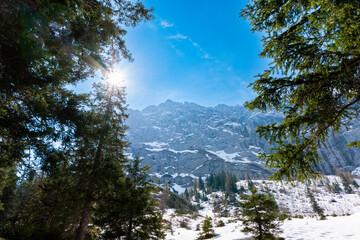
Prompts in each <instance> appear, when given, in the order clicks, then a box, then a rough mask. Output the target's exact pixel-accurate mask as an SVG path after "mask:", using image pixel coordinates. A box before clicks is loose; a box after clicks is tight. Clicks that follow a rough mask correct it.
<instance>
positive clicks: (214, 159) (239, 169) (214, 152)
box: [126, 100, 360, 185]
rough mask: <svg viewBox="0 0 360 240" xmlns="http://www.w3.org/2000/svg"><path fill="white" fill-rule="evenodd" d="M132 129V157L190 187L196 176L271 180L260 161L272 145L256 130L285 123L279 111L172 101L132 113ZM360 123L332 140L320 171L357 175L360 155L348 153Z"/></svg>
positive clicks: (324, 151) (163, 176)
mask: <svg viewBox="0 0 360 240" xmlns="http://www.w3.org/2000/svg"><path fill="white" fill-rule="evenodd" d="M128 113H129V119H128V120H127V122H126V123H127V125H128V126H129V127H130V128H129V130H128V139H129V140H130V142H131V150H130V151H131V154H132V156H139V157H142V158H144V161H143V164H150V165H151V166H152V168H151V173H152V174H153V175H154V176H157V177H158V178H159V179H160V181H161V182H163V181H164V179H167V180H168V181H171V182H173V183H177V184H179V185H184V184H187V183H190V182H191V180H192V178H193V177H195V176H196V177H198V176H205V175H207V174H209V173H211V172H221V171H225V172H232V173H235V174H236V175H237V176H238V177H240V178H242V177H244V176H245V175H246V174H249V175H250V176H251V177H252V178H262V177H267V176H269V175H270V174H271V172H270V171H269V170H267V169H264V164H263V162H261V161H259V160H258V158H257V154H258V152H262V151H265V152H268V151H269V149H270V146H269V144H268V142H267V141H265V140H264V139H259V137H258V135H257V133H255V130H256V128H257V126H258V125H259V124H268V123H273V122H275V121H281V119H282V117H283V116H282V114H281V113H277V112H268V113H261V112H256V111H255V112H250V111H248V110H247V109H246V108H244V107H242V106H226V105H218V106H216V107H203V106H200V105H197V104H195V103H188V102H185V103H179V102H174V101H171V100H167V101H166V102H165V103H162V104H160V105H158V106H149V107H147V108H145V109H144V110H142V111H138V110H132V109H129V111H128ZM359 136H360V123H359V122H355V123H353V124H352V125H351V126H350V128H349V130H347V131H345V130H344V131H342V132H341V133H340V134H338V135H336V136H334V137H332V138H331V139H329V141H328V148H326V149H325V148H323V149H321V150H320V153H321V155H322V156H323V158H324V159H325V161H324V162H323V163H322V164H321V165H320V169H321V170H322V171H323V172H324V173H325V174H331V173H333V169H334V167H337V168H344V169H346V170H348V171H353V170H354V169H356V168H357V167H359V166H360V150H359V149H357V148H346V144H347V142H349V141H355V140H358V139H359Z"/></svg>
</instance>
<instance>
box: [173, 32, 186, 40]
mask: <svg viewBox="0 0 360 240" xmlns="http://www.w3.org/2000/svg"><path fill="white" fill-rule="evenodd" d="M169 38H171V39H187V38H188V37H187V36H184V35H182V34H180V33H178V34H176V35H173V36H170V37H169Z"/></svg>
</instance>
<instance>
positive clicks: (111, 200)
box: [94, 158, 165, 240]
mask: <svg viewBox="0 0 360 240" xmlns="http://www.w3.org/2000/svg"><path fill="white" fill-rule="evenodd" d="M140 163H141V161H140V159H139V158H136V159H134V160H132V161H131V162H130V164H129V165H128V166H127V169H126V176H125V178H122V177H120V178H119V179H118V180H117V181H116V182H114V184H113V185H112V186H111V187H110V188H109V189H108V191H106V192H104V197H103V198H101V199H100V201H99V202H98V203H97V204H96V206H95V214H94V224H96V225H97V226H99V227H100V228H101V229H103V231H102V232H101V237H102V238H103V239H119V238H124V239H126V240H135V239H139V240H141V239H143V240H147V239H163V238H164V237H165V235H164V232H163V227H162V213H161V212H160V211H159V210H158V203H157V202H156V201H155V199H154V197H153V194H155V193H156V192H157V190H158V189H157V187H155V185H154V183H153V182H152V181H151V180H149V166H146V167H143V168H140Z"/></svg>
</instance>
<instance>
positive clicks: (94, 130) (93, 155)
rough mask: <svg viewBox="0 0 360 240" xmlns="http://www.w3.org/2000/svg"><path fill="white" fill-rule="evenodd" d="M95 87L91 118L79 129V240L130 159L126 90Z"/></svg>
mask: <svg viewBox="0 0 360 240" xmlns="http://www.w3.org/2000/svg"><path fill="white" fill-rule="evenodd" d="M94 88H95V92H94V94H93V97H92V101H91V103H90V111H88V112H87V116H88V118H87V119H88V120H87V122H86V124H84V126H83V127H82V128H81V129H80V130H79V132H78V134H79V140H78V141H77V143H76V145H77V153H76V157H77V166H76V168H75V171H76V174H77V175H78V176H79V177H78V183H77V186H78V195H81V201H82V204H83V206H82V208H81V209H82V212H81V217H80V223H79V227H78V230H77V237H76V239H77V240H82V239H84V237H85V234H86V229H87V226H88V224H89V221H90V219H91V215H92V209H93V207H94V205H95V203H96V202H97V201H98V200H100V199H101V197H102V196H103V194H104V193H105V192H107V191H108V189H109V188H110V187H111V185H112V184H113V183H114V182H116V181H117V180H118V178H121V177H122V176H121V174H123V173H124V165H125V164H126V162H127V159H126V157H125V155H124V152H125V150H126V149H127V148H128V142H127V141H125V140H124V137H125V130H126V126H125V125H124V121H125V118H126V117H127V115H126V114H125V110H126V109H125V107H124V104H125V99H124V89H122V88H118V87H116V86H110V85H108V84H96V85H94Z"/></svg>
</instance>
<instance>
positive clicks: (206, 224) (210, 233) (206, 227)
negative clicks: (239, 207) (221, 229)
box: [198, 217, 216, 239]
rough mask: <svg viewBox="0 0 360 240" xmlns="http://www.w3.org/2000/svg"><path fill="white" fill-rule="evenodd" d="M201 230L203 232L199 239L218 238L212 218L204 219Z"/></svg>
mask: <svg viewBox="0 0 360 240" xmlns="http://www.w3.org/2000/svg"><path fill="white" fill-rule="evenodd" d="M201 229H202V231H201V232H200V233H199V238H198V239H209V238H213V237H215V236H216V234H215V230H214V228H213V225H212V219H211V217H206V218H205V219H204V221H203V224H202V227H201Z"/></svg>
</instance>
